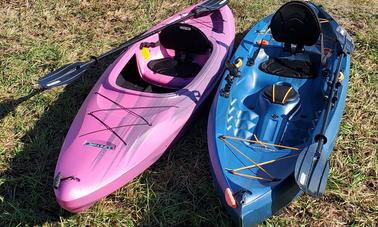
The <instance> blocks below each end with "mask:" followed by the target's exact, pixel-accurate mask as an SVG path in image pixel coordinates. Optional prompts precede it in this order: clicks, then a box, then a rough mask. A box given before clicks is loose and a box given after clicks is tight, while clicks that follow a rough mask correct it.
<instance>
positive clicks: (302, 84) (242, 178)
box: [208, 8, 350, 226]
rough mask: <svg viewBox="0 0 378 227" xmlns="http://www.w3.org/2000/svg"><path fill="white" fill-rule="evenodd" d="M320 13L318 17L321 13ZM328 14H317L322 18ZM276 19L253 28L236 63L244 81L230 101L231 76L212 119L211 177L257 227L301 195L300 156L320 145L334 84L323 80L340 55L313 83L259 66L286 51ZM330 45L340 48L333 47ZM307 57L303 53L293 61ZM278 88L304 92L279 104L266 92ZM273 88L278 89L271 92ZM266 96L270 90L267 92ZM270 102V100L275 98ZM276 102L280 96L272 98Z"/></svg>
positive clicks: (344, 84)
mask: <svg viewBox="0 0 378 227" xmlns="http://www.w3.org/2000/svg"><path fill="white" fill-rule="evenodd" d="M315 12H317V10H316V8H315ZM322 16H323V15H319V17H322ZM271 19H272V15H271V16H268V17H266V18H264V19H263V20H261V21H260V22H258V23H257V24H256V25H255V26H254V27H253V28H251V29H250V31H249V32H248V34H247V35H246V36H245V37H244V39H243V40H242V41H241V44H240V46H239V47H238V49H237V51H236V52H235V54H234V56H233V57H232V58H231V62H237V61H238V59H241V60H242V62H243V63H242V64H241V67H240V68H239V76H238V77H236V78H235V80H234V82H233V84H232V87H231V89H230V92H229V96H228V97H224V95H223V93H222V92H223V91H224V90H223V89H224V88H225V87H226V86H227V83H228V82H227V76H228V75H229V74H230V72H229V71H226V72H225V74H224V78H225V79H224V80H223V81H222V83H221V85H220V88H219V90H218V93H217V95H216V98H215V100H214V102H213V105H212V109H211V112H210V116H209V122H208V140H209V141H208V144H209V145H208V146H209V153H210V160H211V165H212V174H213V179H214V184H215V187H216V188H217V192H218V193H219V196H220V198H221V200H222V202H223V204H224V205H225V207H226V209H227V211H228V212H229V214H230V215H231V216H232V218H233V219H234V220H235V222H236V223H238V224H239V225H240V226H254V225H257V224H258V223H261V222H262V221H264V220H265V219H267V218H269V217H271V216H272V215H274V214H275V213H276V212H277V211H278V210H280V209H282V208H283V207H285V206H287V205H288V204H289V203H290V202H291V201H292V200H294V199H295V198H296V197H297V196H298V195H300V194H301V190H300V188H299V187H298V185H297V183H296V181H295V178H294V168H295V164H296V160H297V157H298V155H299V153H300V152H301V151H302V149H304V148H305V147H307V146H308V145H310V144H312V143H314V142H315V137H316V135H317V134H318V133H319V131H320V128H321V120H320V119H322V117H323V114H324V110H325V109H326V102H324V95H325V94H326V91H327V89H328V79H327V77H324V76H322V75H321V73H322V70H323V69H325V68H328V69H329V70H331V71H332V72H334V71H335V70H336V67H337V66H336V65H337V64H336V63H337V58H338V57H337V54H336V53H333V54H332V56H330V57H329V59H328V63H327V64H326V65H324V66H321V65H320V63H319V66H318V71H317V72H316V73H315V75H314V77H312V78H293V77H287V76H280V75H273V74H271V73H267V72H265V71H263V70H262V69H261V65H262V64H263V63H264V62H266V61H268V60H269V59H270V58H273V57H277V56H281V55H283V54H285V53H284V51H283V45H282V43H280V42H277V41H275V40H274V39H273V38H272V35H271V33H270V32H269V31H267V29H268V26H269V24H270V22H271ZM322 29H324V31H323V32H324V33H328V35H330V36H332V35H333V36H334V31H335V30H336V27H333V26H332V25H329V26H328V25H323V27H322ZM262 39H263V40H266V41H268V44H267V45H266V46H264V47H263V48H261V50H260V51H259V52H258V55H257V57H256V60H255V62H254V65H253V66H251V65H247V62H248V61H249V59H250V57H251V56H253V55H254V53H255V52H256V50H258V48H259V45H257V43H258V41H260V40H262ZM325 45H326V47H328V48H330V49H336V48H337V47H336V44H335V43H334V42H331V41H329V42H327V41H326V43H325ZM319 48H320V46H319V45H314V46H306V47H305V52H304V53H305V54H306V53H307V54H308V56H309V57H310V58H311V60H312V61H315V62H316V61H317V60H316V59H318V57H319V59H320V55H319V54H320V49H319ZM299 56H302V55H301V54H298V55H296V56H295V58H297V57H299ZM349 68H350V56H349V55H348V56H346V57H345V58H344V59H343V62H342V72H343V73H344V78H343V80H342V81H340V87H339V99H338V101H337V103H336V104H335V107H334V108H333V111H332V115H331V120H330V122H329V124H328V125H327V130H326V135H325V136H326V137H327V138H328V142H327V144H326V145H325V146H324V152H326V153H328V154H330V153H331V152H332V149H333V146H334V144H335V141H336V138H337V133H338V129H339V126H340V121H341V117H342V113H343V109H344V105H345V98H346V95H347V88H348V81H349ZM272 85H275V86H276V88H277V87H279V86H291V87H292V89H295V90H296V91H298V97H293V98H292V100H291V101H290V102H287V104H286V103H285V104H283V103H279V104H276V103H273V104H272V102H274V101H271V100H269V99H268V98H267V97H266V91H269V90H267V88H271V87H272ZM273 89H274V88H273ZM264 92H265V93H264ZM270 99H272V97H270ZM273 100H274V98H273Z"/></svg>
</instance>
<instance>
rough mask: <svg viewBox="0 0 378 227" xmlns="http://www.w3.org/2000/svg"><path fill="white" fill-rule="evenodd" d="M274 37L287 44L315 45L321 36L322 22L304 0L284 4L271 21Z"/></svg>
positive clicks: (299, 45)
mask: <svg viewBox="0 0 378 227" xmlns="http://www.w3.org/2000/svg"><path fill="white" fill-rule="evenodd" d="M270 29H271V31H272V36H273V38H274V39H275V40H276V41H278V42H283V43H285V44H286V45H291V44H294V45H297V46H298V47H303V46H304V45H306V46H312V45H314V44H315V43H316V42H317V41H318V39H319V36H320V33H321V29H320V22H319V18H318V17H317V15H316V14H315V12H314V10H313V9H312V8H311V7H310V6H309V5H308V4H307V3H305V2H303V1H291V2H288V3H286V4H285V5H283V6H282V7H281V8H280V9H279V10H278V11H277V12H276V13H275V14H274V15H273V17H272V20H271V23H270Z"/></svg>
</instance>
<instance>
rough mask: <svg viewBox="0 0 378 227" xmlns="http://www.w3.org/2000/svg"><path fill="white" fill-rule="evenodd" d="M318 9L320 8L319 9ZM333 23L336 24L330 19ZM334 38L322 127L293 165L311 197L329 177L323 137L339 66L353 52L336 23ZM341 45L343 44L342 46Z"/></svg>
mask: <svg viewBox="0 0 378 227" xmlns="http://www.w3.org/2000/svg"><path fill="white" fill-rule="evenodd" d="M319 8H320V7H319ZM323 13H324V14H325V15H326V17H329V18H331V17H330V16H329V15H328V14H326V12H324V11H323ZM332 22H333V23H336V22H335V21H334V20H333V19H332ZM336 26H337V29H336V37H337V41H338V43H339V44H340V49H341V51H340V54H339V60H338V63H337V68H336V72H335V74H334V78H333V80H332V84H331V89H330V93H329V96H328V97H327V100H328V105H327V108H326V109H325V113H324V115H323V116H324V118H323V125H322V127H321V130H320V132H319V134H318V135H317V136H316V138H315V141H316V143H313V144H311V145H310V146H308V147H306V148H304V149H303V151H302V152H301V153H300V155H299V157H298V159H297V162H296V165H295V172H294V175H295V180H296V182H297V184H298V185H299V187H300V188H301V190H302V191H304V192H306V193H307V194H309V195H311V196H313V197H320V196H322V195H323V194H324V192H325V189H326V185H327V179H328V176H329V156H330V152H324V151H323V145H324V144H326V143H327V137H326V136H325V133H326V129H327V126H328V122H329V118H330V116H331V111H332V108H333V106H334V104H335V102H336V101H337V95H338V83H339V82H338V79H339V75H340V72H341V66H342V62H343V59H344V57H345V56H346V55H347V54H351V53H352V52H353V50H354V44H353V41H352V38H351V37H350V36H349V34H348V33H347V32H346V31H345V29H344V28H342V27H341V26H339V25H338V24H337V23H336ZM342 43H343V44H342Z"/></svg>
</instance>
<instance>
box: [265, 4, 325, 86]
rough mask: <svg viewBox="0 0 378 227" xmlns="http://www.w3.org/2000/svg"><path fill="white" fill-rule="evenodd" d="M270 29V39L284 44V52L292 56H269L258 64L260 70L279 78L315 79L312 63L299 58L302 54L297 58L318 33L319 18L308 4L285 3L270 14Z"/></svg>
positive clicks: (317, 36) (314, 42)
mask: <svg viewBox="0 0 378 227" xmlns="http://www.w3.org/2000/svg"><path fill="white" fill-rule="evenodd" d="M270 28H271V32H272V37H273V39H274V40H276V41H278V42H282V43H284V51H286V52H290V53H291V54H292V55H293V56H291V57H289V58H287V57H280V56H271V57H270V58H269V59H268V60H267V61H265V62H263V63H261V64H260V70H262V71H263V72H266V73H269V74H273V75H278V76H283V77H292V78H304V79H307V78H312V77H315V76H316V75H317V70H316V68H317V67H316V64H315V63H314V62H312V61H310V60H309V59H306V58H304V59H303V55H306V54H299V55H302V56H298V55H297V53H303V52H304V50H305V49H304V46H305V45H306V46H313V45H315V44H316V43H317V41H318V40H319V37H320V33H321V30H320V23H319V19H318V17H317V15H316V14H315V12H314V10H313V9H312V8H311V7H310V6H309V4H308V3H306V2H303V1H292V2H288V3H286V4H285V5H283V6H282V7H281V8H280V9H279V10H278V11H277V12H276V13H275V14H274V15H273V17H272V20H271V23H270ZM300 58H302V59H300ZM307 58H308V56H307ZM319 59H320V56H319Z"/></svg>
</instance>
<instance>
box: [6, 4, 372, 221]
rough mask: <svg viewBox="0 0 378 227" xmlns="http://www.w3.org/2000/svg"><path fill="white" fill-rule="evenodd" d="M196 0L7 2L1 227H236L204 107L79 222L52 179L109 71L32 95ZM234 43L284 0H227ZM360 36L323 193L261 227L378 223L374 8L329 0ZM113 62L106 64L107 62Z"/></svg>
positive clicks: (329, 6) (336, 13)
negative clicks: (41, 84) (213, 170)
mask: <svg viewBox="0 0 378 227" xmlns="http://www.w3.org/2000/svg"><path fill="white" fill-rule="evenodd" d="M194 2H195V1H190V0H185V1H180V2H178V1H174V0H164V1H163V0H151V1H140V2H139V1H136V0H130V1H115V0H107V1H99V0H93V1H79V0H71V1H63V0H56V1H53V0H47V1H41V0H27V1H21V0H13V1H0V31H1V32H0V69H1V70H0V128H1V133H0V225H1V226H8V225H9V226H14V225H46V226H49V225H52V226H57V225H71V226H76V225H82V226H85V225H90V226H93V225H102V226H108V225H126V226H135V225H137V226H151V225H152V226H156V225H158V226H173V225H176V226H177V225H187V226H204V225H206V226H229V225H230V224H231V223H230V221H229V219H228V216H227V214H226V213H225V212H224V210H223V208H222V206H221V204H220V202H219V201H218V199H217V197H216V195H215V193H214V189H213V186H212V184H211V177H210V173H209V165H208V154H207V144H206V118H207V112H206V110H204V111H203V112H202V113H201V117H200V118H199V119H198V121H197V122H196V123H195V125H194V127H192V129H191V130H190V131H189V132H188V133H187V134H186V135H185V137H184V138H182V139H181V140H180V141H179V143H178V144H177V145H175V146H174V147H173V148H172V149H171V150H170V151H168V152H167V153H166V154H165V155H164V156H163V157H162V158H161V159H160V161H158V162H157V163H156V164H155V165H154V166H153V167H152V168H150V169H149V170H147V171H146V172H145V173H144V174H142V175H141V176H140V177H138V178H137V179H135V180H134V181H133V182H132V183H130V184H129V185H127V186H125V187H123V188H122V189H121V190H119V191H117V192H116V193H114V194H112V195H111V196H109V197H108V198H106V199H104V200H103V201H101V202H99V203H97V204H96V206H95V207H93V208H92V209H90V210H88V211H87V212H85V213H82V214H79V215H71V214H68V213H66V212H64V211H63V210H62V209H60V208H59V207H58V205H57V204H56V202H55V200H54V195H53V191H52V187H51V184H52V176H53V171H54V166H55V162H56V160H57V157H58V152H59V149H60V146H61V144H62V141H63V139H64V136H65V133H66V132H67V129H68V127H69V125H70V123H71V121H72V119H73V117H74V116H75V113H76V112H77V110H78V108H79V107H80V105H81V102H82V101H83V100H84V98H85V96H86V94H87V93H88V91H89V90H90V88H91V86H92V85H93V83H94V82H95V80H96V78H98V76H99V75H100V74H101V71H102V70H103V69H104V68H105V66H106V64H104V65H103V66H101V67H100V69H94V70H92V71H91V72H89V73H88V74H87V75H86V78H85V79H83V80H82V81H80V82H78V83H76V84H74V85H71V86H67V87H65V88H59V89H55V90H52V91H47V92H43V93H33V89H32V87H33V84H34V82H35V81H36V80H37V79H38V77H39V76H41V75H43V74H45V73H46V72H48V71H50V70H52V69H54V68H56V67H57V66H60V65H62V64H64V63H67V62H72V61H75V60H77V59H86V58H87V57H88V56H90V55H95V54H100V53H102V52H104V51H105V50H108V49H109V48H110V47H112V46H115V45H116V44H117V43H121V42H122V41H124V40H126V39H127V38H130V37H132V36H133V35H135V34H137V33H139V32H141V31H143V30H145V29H147V28H149V27H150V26H151V25H153V24H156V23H157V22H159V21H160V20H162V19H164V18H166V17H168V16H169V15H173V14H174V13H175V12H177V11H179V9H182V8H183V7H185V6H187V5H190V4H192V3H194ZM231 2H232V3H231V6H232V8H233V10H234V13H235V17H237V28H238V32H239V36H238V37H239V38H240V37H241V34H242V33H243V32H244V31H246V30H247V29H248V28H249V27H250V26H251V25H252V24H253V23H255V22H257V21H258V20H259V19H261V18H262V17H263V16H265V15H267V14H268V13H270V12H272V11H273V10H274V9H276V8H277V7H278V6H279V5H280V4H282V3H283V2H284V1H279V0H264V1H263V0H255V1H247V0H241V1H236V0H235V1H231ZM321 3H323V4H324V5H325V6H326V8H327V9H329V10H330V12H331V13H332V14H333V15H334V16H335V17H336V18H337V19H338V20H339V21H340V22H341V23H342V24H343V25H344V26H345V27H346V28H347V29H348V30H349V31H350V33H351V34H353V36H354V39H355V42H356V45H357V51H356V52H355V54H354V55H353V62H352V74H351V81H350V90H349V95H348V100H347V107H346V111H345V115H344V120H343V123H342V126H341V131H340V136H339V140H338V143H337V146H336V148H335V152H334V155H333V156H332V173H331V177H330V181H329V184H328V191H327V194H326V196H325V197H323V198H322V199H319V200H314V199H312V198H309V197H307V196H302V197H301V198H299V199H298V200H297V201H295V202H294V203H292V204H291V205H290V206H289V207H288V208H286V209H284V210H283V211H282V212H281V214H280V215H278V216H275V217H273V218H271V219H269V220H267V221H266V222H265V223H264V224H263V225H267V226H270V225H290V226H293V225H294V226H298V225H314V226H320V225H362V226H376V225H377V223H378V200H377V192H378V161H377V150H378V145H377V144H378V132H377V130H378V117H377V115H378V114H377V112H378V106H377V103H378V81H377V72H378V25H377V24H378V2H377V1H375V0H370V1H369V0H358V1H352V0H339V1H336V0H331V1H325V0H322V1H321ZM111 60H112V58H110V59H108V61H111Z"/></svg>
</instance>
